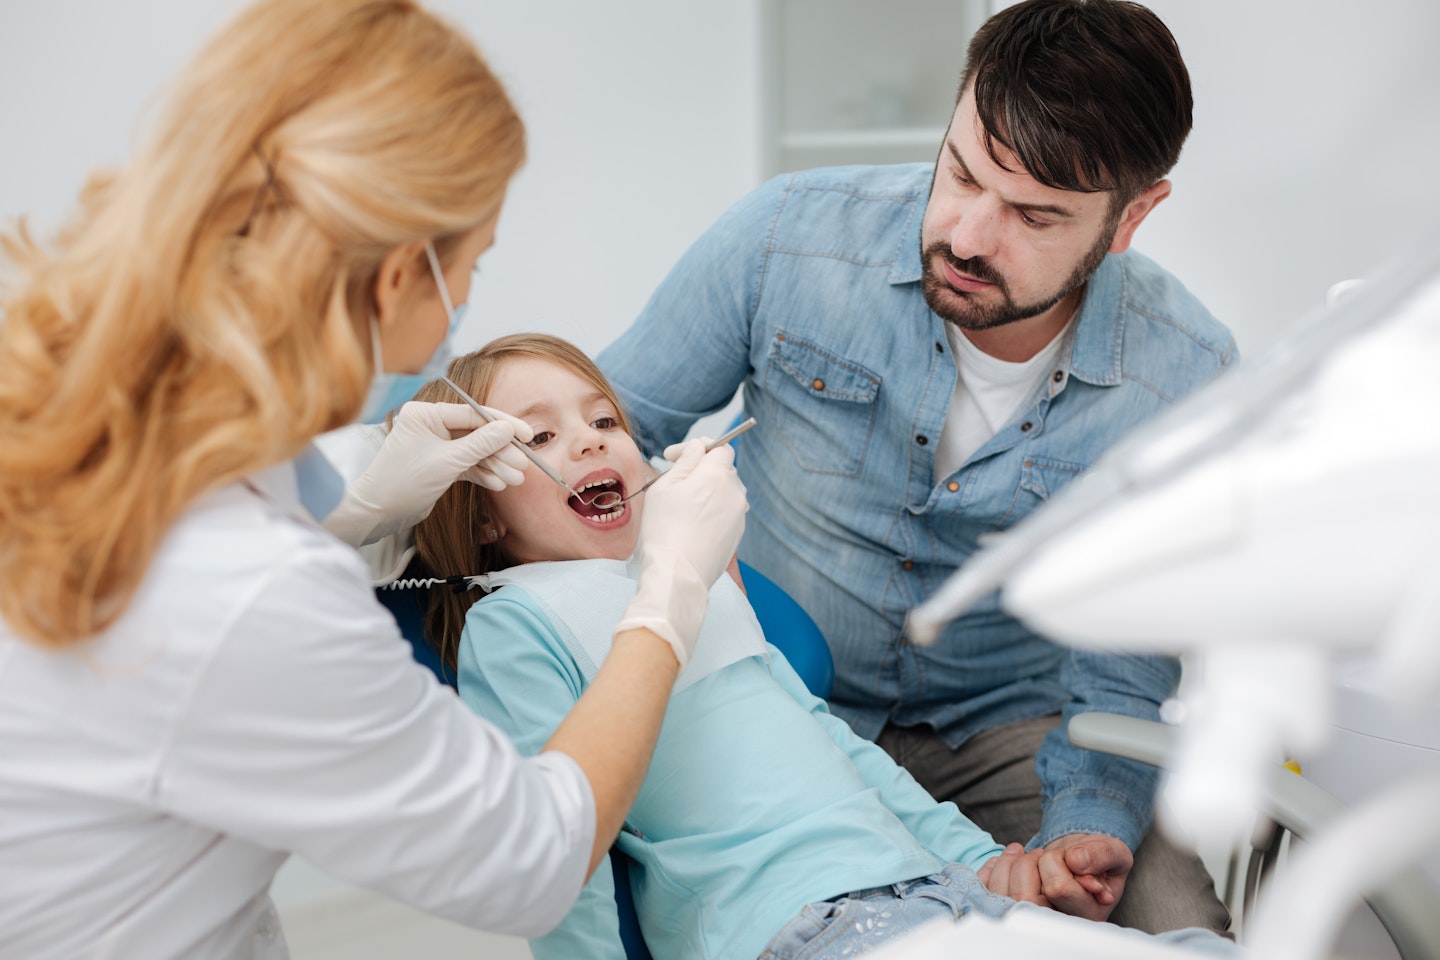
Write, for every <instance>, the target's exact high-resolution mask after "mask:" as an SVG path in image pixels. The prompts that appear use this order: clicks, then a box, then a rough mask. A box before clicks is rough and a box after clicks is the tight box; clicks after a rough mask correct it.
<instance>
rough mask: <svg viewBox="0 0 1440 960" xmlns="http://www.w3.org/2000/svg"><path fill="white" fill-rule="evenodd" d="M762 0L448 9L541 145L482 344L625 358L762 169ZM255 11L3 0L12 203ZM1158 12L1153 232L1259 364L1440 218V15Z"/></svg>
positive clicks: (131, 123) (559, 2) (1272, 9)
mask: <svg viewBox="0 0 1440 960" xmlns="http://www.w3.org/2000/svg"><path fill="white" fill-rule="evenodd" d="M762 2H766V0H729V2H726V3H711V4H700V3H675V2H673V0H614V2H610V3H605V4H596V3H591V2H585V0H554V2H551V3H547V4H544V5H534V4H528V3H513V2H506V0H441V2H439V3H437V7H438V8H440V9H442V10H446V11H449V12H450V13H452V15H453V16H454V17H455V18H456V19H457V20H458V21H459V22H460V23H462V24H463V25H464V26H465V27H466V28H467V29H468V30H469V31H470V32H471V33H472V35H474V36H475V37H476V38H477V40H478V42H479V43H480V45H481V47H482V49H483V50H484V51H485V52H486V54H487V56H489V57H490V59H491V60H492V61H493V63H494V64H495V66H496V68H497V69H498V71H499V72H500V74H501V75H502V77H503V78H504V79H505V80H506V82H507V84H508V85H509V86H510V88H511V91H512V94H513V95H514V97H515V99H516V101H517V103H518V105H519V107H520V109H521V112H522V114H523V115H524V116H525V119H526V122H527V124H528V126H529V130H530V139H531V150H530V153H531V160H530V162H529V164H528V166H527V167H526V168H525V170H524V171H522V173H521V174H520V176H519V177H518V178H517V180H516V183H515V184H514V187H513V189H512V192H511V197H510V201H509V203H508V205H507V209H506V213H505V215H504V218H503V220H502V223H501V233H500V240H499V243H498V244H497V246H496V248H495V250H494V251H493V252H492V253H491V254H490V255H488V256H487V257H486V258H485V260H484V262H483V273H482V279H481V281H480V284H479V285H478V287H477V289H476V292H475V294H474V296H473V298H472V300H473V302H472V307H471V312H470V314H469V316H470V318H471V319H470V320H468V321H467V325H466V329H465V330H464V331H463V332H462V334H461V339H460V344H459V345H460V346H461V347H463V348H468V347H470V346H474V345H477V344H478V343H480V342H482V341H483V340H485V339H488V338H489V337H491V336H493V335H495V334H498V333H502V332H509V331H512V330H520V329H543V330H549V331H551V332H555V333H559V334H561V335H564V336H567V337H570V338H571V339H573V340H575V341H577V342H578V343H580V344H581V346H583V347H585V348H586V349H589V350H592V351H593V350H597V349H599V348H600V347H601V346H603V345H605V344H606V343H608V342H609V341H610V340H612V339H613V338H614V337H615V336H616V335H617V334H618V333H619V332H620V331H621V330H622V329H624V327H625V325H626V324H627V323H628V321H629V320H630V318H632V317H633V316H634V314H635V312H636V311H637V310H638V309H639V308H640V306H641V305H642V304H643V302H644V300H645V298H646V296H647V295H648V293H649V291H650V290H651V289H652V288H653V287H654V285H655V283H656V282H657V281H658V280H659V279H660V278H661V277H662V276H663V274H664V272H665V270H666V269H668V267H669V266H670V264H671V263H673V262H674V260H675V258H676V257H677V256H678V255H679V254H680V252H681V251H682V250H683V249H684V247H685V246H686V245H687V244H688V243H689V241H690V240H691V239H693V238H694V236H695V235H696V234H698V233H699V232H700V231H701V230H702V229H704V227H705V226H706V225H707V224H708V223H709V222H710V221H711V220H712V219H713V218H714V217H715V216H716V215H717V214H718V213H719V212H720V211H721V210H723V209H724V207H725V206H727V205H728V204H729V203H730V202H731V201H732V200H734V199H735V198H736V197H738V196H739V195H740V194H741V193H743V192H744V191H745V190H746V189H747V188H749V187H750V186H752V185H753V184H755V183H756V182H758V180H759V177H760V157H761V149H760V142H759V137H760V135H761V118H760V96H761V94H760V90H759V73H760V52H759V51H760V45H759V40H758V37H757V25H758V23H759V20H760V16H759V8H760V4H761V3H762ZM239 5H240V4H239V2H238V0H128V2H126V3H124V4H115V3H110V2H106V0H0V91H4V92H3V95H0V131H3V144H4V148H3V149H0V216H9V215H14V214H18V213H22V212H27V211H29V212H35V213H37V214H39V215H40V217H41V219H42V221H45V220H48V221H53V220H55V218H57V217H58V216H59V214H60V213H61V212H62V211H63V210H65V209H67V207H68V204H69V201H70V198H71V197H72V196H73V194H74V192H75V190H76V189H77V188H78V186H79V185H80V183H81V181H82V180H83V177H84V173H85V171H86V170H88V169H89V168H90V167H91V166H93V165H95V164H99V163H114V162H117V161H120V160H122V159H123V158H124V156H125V154H126V152H127V150H128V146H129V143H130V136H131V134H132V131H134V130H135V129H136V119H137V117H138V116H139V114H140V111H141V109H142V107H143V106H144V104H145V103H146V102H147V100H148V99H149V98H150V97H151V96H152V94H153V93H154V91H155V90H156V89H157V87H158V86H159V84H160V83H161V82H162V81H163V80H164V79H165V78H166V77H168V76H169V75H170V74H171V73H172V72H173V71H174V70H175V69H176V67H178V66H179V64H180V63H181V62H182V61H183V59H184V57H185V56H186V55H187V54H188V53H189V52H190V51H191V50H192V49H193V48H194V47H195V46H196V45H197V44H198V43H199V42H200V40H201V39H202V37H203V36H204V35H205V34H206V33H207V32H208V31H209V30H211V29H213V28H214V27H216V26H217V25H218V24H220V23H221V22H223V20H224V18H225V17H226V16H228V15H229V13H230V12H231V11H233V10H234V9H237V8H238V7H239ZM1152 6H1153V7H1154V8H1155V9H1156V10H1157V12H1159V13H1160V15H1161V16H1162V18H1163V19H1164V20H1165V21H1166V22H1167V23H1168V24H1169V25H1170V27H1171V28H1172V30H1173V31H1174V32H1175V34H1176V36H1177V37H1178V39H1179V41H1180V44H1181V49H1182V51H1183V52H1184V54H1185V57H1186V59H1187V62H1188V63H1189V65H1190V69H1191V74H1192V78H1193V82H1194V86H1195V95H1196V114H1195V116H1196V125H1195V132H1194V134H1193V135H1192V137H1191V139H1190V142H1189V143H1188V145H1187V146H1186V149H1185V153H1184V155H1183V156H1182V158H1181V161H1180V165H1179V167H1177V169H1176V171H1175V173H1174V176H1173V179H1174V181H1175V185H1176V188H1175V193H1174V196H1173V197H1172V198H1171V199H1170V200H1168V201H1167V202H1166V203H1165V204H1163V205H1162V206H1161V207H1160V208H1159V209H1157V211H1156V212H1155V214H1154V215H1153V216H1152V217H1151V219H1150V220H1149V221H1148V222H1147V223H1146V224H1145V225H1144V227H1142V229H1141V232H1140V234H1139V235H1138V238H1137V245H1138V246H1139V247H1140V248H1141V249H1142V250H1144V251H1145V252H1147V253H1149V254H1151V255H1152V256H1154V257H1156V259H1158V260H1160V261H1161V262H1162V263H1164V264H1165V265H1167V266H1168V267H1170V268H1171V269H1172V270H1174V271H1175V272H1176V273H1177V274H1178V275H1179V276H1180V277H1181V278H1182V279H1184V280H1185V281H1186V282H1187V283H1188V284H1189V285H1190V286H1191V288H1192V289H1194V290H1195V291H1196V292H1197V293H1198V294H1200V296H1201V297H1202V298H1203V299H1204V300H1206V302H1207V303H1209V304H1210V306H1211V308H1212V309H1213V310H1214V311H1215V313H1216V314H1217V315H1218V316H1220V317H1221V319H1223V320H1225V321H1226V322H1228V323H1230V324H1231V326H1232V327H1233V328H1234V329H1235V330H1236V332H1237V335H1238V336H1239V337H1240V341H1241V345H1242V346H1243V347H1245V348H1246V349H1247V350H1248V351H1249V352H1250V353H1251V354H1252V355H1253V354H1255V353H1258V352H1259V350H1260V349H1261V348H1263V347H1264V346H1265V345H1267V344H1268V343H1270V342H1271V341H1272V340H1273V339H1275V338H1276V337H1277V336H1278V335H1279V334H1280V331H1281V330H1282V329H1283V328H1285V327H1286V326H1287V325H1289V324H1291V323H1292V322H1294V321H1296V320H1298V319H1300V318H1301V317H1302V316H1303V315H1304V314H1305V313H1306V312H1307V311H1309V310H1310V309H1311V308H1312V307H1313V306H1314V305H1315V304H1317V303H1318V302H1319V299H1320V297H1321V295H1322V294H1323V291H1324V290H1325V288H1326V287H1327V286H1329V284H1330V283H1332V282H1334V281H1335V280H1338V279H1342V278H1345V277H1351V276H1357V275H1363V274H1365V273H1367V272H1370V271H1372V270H1373V269H1374V268H1375V267H1376V266H1377V265H1378V264H1380V263H1382V262H1384V261H1385V260H1386V259H1387V258H1390V257H1394V256H1397V255H1401V254H1403V253H1404V252H1405V251H1406V250H1408V249H1410V248H1412V247H1413V246H1414V245H1416V244H1418V243H1421V242H1424V241H1425V240H1426V239H1427V238H1429V237H1431V236H1433V234H1432V231H1433V230H1434V229H1435V228H1436V227H1435V225H1436V224H1437V223H1440V178H1436V177H1435V176H1434V175H1433V174H1432V173H1431V172H1430V170H1431V169H1432V168H1433V166H1434V162H1435V158H1437V156H1440V123H1437V122H1436V120H1435V117H1436V101H1437V96H1440V57H1437V56H1435V55H1434V53H1433V49H1432V46H1433V42H1434V38H1435V37H1437V36H1440V4H1436V3H1433V2H1432V0H1372V2H1370V3H1366V4H1363V5H1362V4H1355V3H1353V2H1350V0H1264V2H1256V0H1207V2H1204V3H1197V2H1195V0H1153V2H1152ZM902 7H903V5H897V9H900V8H902ZM916 29H917V30H921V29H923V25H921V24H917V25H916ZM961 46H962V45H961V44H960V43H959V42H958V41H957V44H956V51H955V61H956V62H955V68H956V70H957V71H958V68H959V61H960V58H961V56H962V49H961Z"/></svg>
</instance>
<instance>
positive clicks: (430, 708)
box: [153, 537, 595, 937]
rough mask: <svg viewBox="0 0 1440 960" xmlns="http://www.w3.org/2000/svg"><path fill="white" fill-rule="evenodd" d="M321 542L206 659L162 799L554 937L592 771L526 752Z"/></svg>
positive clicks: (469, 913)
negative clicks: (466, 700)
mask: <svg viewBox="0 0 1440 960" xmlns="http://www.w3.org/2000/svg"><path fill="white" fill-rule="evenodd" d="M321 539H322V538H319V537H316V538H314V541H312V542H311V543H309V544H307V545H305V546H302V547H301V548H300V549H299V550H297V551H295V552H294V553H293V554H292V556H291V557H290V558H289V562H288V563H286V564H285V565H283V566H281V567H280V568H279V569H277V570H275V571H274V572H273V574H272V575H271V576H269V577H268V578H266V580H265V581H264V582H263V584H262V585H261V587H260V588H259V589H258V591H257V592H256V594H255V595H254V596H253V597H252V598H251V599H250V600H249V602H248V603H246V604H245V605H244V606H243V607H242V608H241V612H240V613H239V615H238V616H237V617H236V619H235V620H234V622H233V624H232V625H231V627H230V629H229V630H228V632H227V635H226V636H225V638H224V639H223V641H222V642H221V643H220V644H219V645H218V646H217V647H216V652H215V654H214V657H213V661H212V662H211V663H210V664H209V665H208V667H207V668H206V669H204V670H203V671H200V673H199V679H198V680H197V682H196V685H195V687H194V689H193V690H192V691H190V697H189V702H188V703H187V704H186V705H185V707H184V710H183V713H182V721H181V722H180V723H179V724H177V728H176V731H175V735H174V737H173V741H172V742H171V743H169V744H168V745H167V746H166V747H165V754H164V756H163V757H162V758H161V763H160V764H159V766H158V769H159V773H158V775H157V782H156V783H155V784H154V785H153V790H154V793H155V797H156V802H157V804H158V805H160V806H161V807H162V808H163V809H166V810H168V811H170V812H172V813H173V814H174V815H176V816H179V817H184V818H189V819H191V820H192V821H194V822H196V823H200V824H204V825H206V826H208V827H211V828H213V829H217V830H220V831H223V832H225V833H228V834H231V835H234V836H239V837H243V838H246V839H248V840H250V841H251V842H254V843H257V844H260V845H263V846H268V847H271V848H274V849H278V850H290V851H293V852H295V853H298V854H300V855H301V856H303V857H305V858H306V859H308V860H310V861H311V862H312V863H314V864H316V865H317V866H319V867H320V868H321V869H323V870H325V871H327V872H329V873H331V874H333V875H334V876H336V877H339V878H341V879H343V880H346V881H348V882H351V883H354V884H356V885H359V886H363V887H367V888H370V889H372V890H376V891H379V892H381V893H384V894H386V895H388V896H391V897H394V898H395V899H398V900H401V901H403V902H406V903H409V904H412V905H414V906H416V907H418V908H420V909H422V910H426V911H428V912H431V913H435V914H438V915H440V916H444V917H447V918H449V919H452V920H455V921H457V922H460V923H463V924H466V925H468V926H472V927H478V928H483V929H488V930H493V931H497V932H503V933H511V934H516V935H520V936H527V937H533V936H537V935H539V934H542V933H545V932H546V931H548V930H549V929H551V928H552V927H553V926H554V925H555V924H556V923H558V922H559V921H560V919H561V918H562V917H563V916H564V915H565V913H566V911H567V910H568V909H569V908H570V905H571V904H572V903H574V901H575V899H576V897H577V896H578V895H579V892H580V890H581V887H582V885H583V884H584V881H585V873H586V867H587V865H588V862H589V857H590V851H591V847H592V844H593V839H594V831H595V807H594V797H593V795H592V794H591V792H590V787H589V784H588V782H587V781H586V779H585V777H584V775H583V774H582V773H581V771H580V769H579V767H578V765H577V764H575V763H574V761H573V760H571V759H570V758H568V757H566V756H564V755H562V754H558V753H547V754H542V755H540V756H537V757H533V758H525V757H522V756H520V754H519V753H518V752H517V751H516V750H515V748H514V747H513V746H512V745H511V743H510V742H509V741H508V740H507V739H506V738H505V737H504V735H503V734H501V733H500V732H499V731H498V730H497V729H496V728H495V727H494V726H492V725H490V724H488V723H487V722H485V721H484V720H482V719H480V718H478V717H476V716H475V715H473V714H472V713H471V712H470V711H469V710H467V709H466V708H465V706H464V704H462V703H461V702H460V700H459V699H458V698H457V697H455V696H454V695H453V693H452V692H451V691H450V690H449V689H447V688H444V687H442V686H440V685H439V684H438V683H437V682H436V681H435V679H434V678H433V676H432V675H431V674H429V673H428V671H425V670H424V669H423V668H421V667H419V666H418V665H416V664H415V662H414V660H413V659H412V657H411V654H410V649H409V646H408V645H407V644H406V643H405V642H404V641H403V640H402V639H401V637H400V635H399V632H398V630H397V628H396V626H395V623H394V620H393V619H392V618H391V617H390V615H389V613H388V612H386V611H385V610H384V608H383V607H381V606H380V605H379V604H378V603H377V602H376V601H375V598H374V595H373V593H372V592H371V589H370V587H369V585H368V583H367V576H366V573H365V571H364V569H363V565H362V564H361V562H360V561H359V558H358V557H356V556H355V555H354V554H353V552H351V551H349V550H348V549H346V548H344V547H343V546H341V545H340V544H338V543H335V542H333V541H329V539H328V538H323V541H324V542H316V541H320V540H321Z"/></svg>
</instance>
